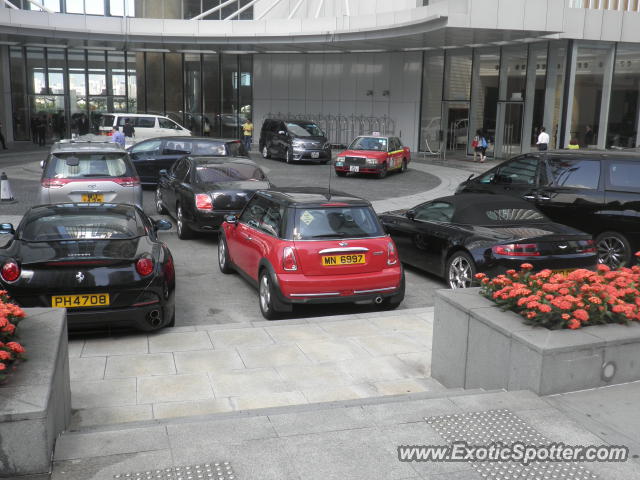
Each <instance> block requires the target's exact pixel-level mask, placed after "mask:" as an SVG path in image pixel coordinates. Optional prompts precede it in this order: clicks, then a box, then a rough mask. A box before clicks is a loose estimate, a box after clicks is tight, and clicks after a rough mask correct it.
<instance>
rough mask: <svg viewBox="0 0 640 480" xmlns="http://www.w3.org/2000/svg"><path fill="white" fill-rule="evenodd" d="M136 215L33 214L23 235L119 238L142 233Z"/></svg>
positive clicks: (59, 238)
mask: <svg viewBox="0 0 640 480" xmlns="http://www.w3.org/2000/svg"><path fill="white" fill-rule="evenodd" d="M144 234H145V231H144V228H142V226H141V225H140V223H139V222H138V221H137V218H136V215H135V214H134V213H133V212H132V214H131V215H122V214H111V215H110V214H104V213H101V214H96V212H95V210H91V211H87V212H86V213H72V214H64V215H61V214H56V215H51V214H50V213H49V212H47V214H46V215H42V216H39V217H33V218H31V219H29V220H28V221H27V223H26V225H24V227H23V228H22V232H21V235H20V238H21V239H22V240H25V241H28V242H45V241H62V240H117V239H131V238H137V237H140V236H143V235H144Z"/></svg>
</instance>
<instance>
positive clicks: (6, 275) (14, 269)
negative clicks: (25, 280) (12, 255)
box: [0, 260, 20, 283]
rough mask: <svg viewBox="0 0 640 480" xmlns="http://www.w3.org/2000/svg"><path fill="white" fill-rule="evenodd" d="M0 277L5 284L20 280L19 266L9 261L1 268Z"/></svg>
mask: <svg viewBox="0 0 640 480" xmlns="http://www.w3.org/2000/svg"><path fill="white" fill-rule="evenodd" d="M0 276H1V277H2V279H3V280H4V281H5V282H9V283H12V282H15V281H16V280H18V278H20V265H18V264H17V263H16V262H15V261H14V260H9V261H8V262H6V263H5V264H4V265H3V266H2V270H0Z"/></svg>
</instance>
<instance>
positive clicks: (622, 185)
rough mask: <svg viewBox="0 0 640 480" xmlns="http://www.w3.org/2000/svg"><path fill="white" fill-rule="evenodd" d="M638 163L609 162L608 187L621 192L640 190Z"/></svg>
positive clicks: (639, 165)
mask: <svg viewBox="0 0 640 480" xmlns="http://www.w3.org/2000/svg"><path fill="white" fill-rule="evenodd" d="M639 178H640V162H634V161H625V160H609V187H611V188H613V189H615V188H619V189H621V190H632V191H634V192H637V191H638V190H640V182H638V179H639Z"/></svg>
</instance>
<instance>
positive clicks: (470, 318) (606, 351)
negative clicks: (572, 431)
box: [431, 288, 640, 395]
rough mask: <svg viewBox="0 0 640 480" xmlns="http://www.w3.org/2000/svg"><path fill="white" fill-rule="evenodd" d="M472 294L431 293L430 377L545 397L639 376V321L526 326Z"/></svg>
mask: <svg viewBox="0 0 640 480" xmlns="http://www.w3.org/2000/svg"><path fill="white" fill-rule="evenodd" d="M478 291H479V289H478V288H473V289H467V290H455V291H453V290H440V291H438V292H437V296H436V303H435V318H434V325H433V347H432V352H433V353H432V357H431V375H432V376H433V378H435V379H436V380H438V381H440V382H441V383H442V384H443V385H445V386H446V387H449V388H455V387H458V388H459V387H462V388H486V389H501V388H503V389H506V390H524V389H528V390H531V391H533V392H535V393H537V394H538V395H550V394H553V393H562V392H571V391H576V390H583V389H587V388H595V387H601V386H605V385H614V384H618V383H626V382H632V381H635V380H640V357H639V355H638V352H639V351H640V324H638V323H634V324H632V325H630V326H627V325H600V326H593V327H586V328H583V329H580V330H548V329H546V328H541V327H532V326H530V325H525V324H524V321H523V318H522V317H520V316H519V315H517V314H515V313H513V312H503V311H502V310H500V308H498V307H496V305H495V304H494V303H493V302H490V301H489V300H487V299H486V298H484V297H482V296H480V295H479V293H478Z"/></svg>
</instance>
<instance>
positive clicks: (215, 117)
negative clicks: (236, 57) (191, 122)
mask: <svg viewBox="0 0 640 480" xmlns="http://www.w3.org/2000/svg"><path fill="white" fill-rule="evenodd" d="M202 67H203V70H202V93H203V95H204V115H203V119H202V124H203V125H202V133H203V134H204V135H210V136H212V137H219V136H220V129H221V125H220V121H219V116H220V56H219V55H209V54H206V55H203V56H202Z"/></svg>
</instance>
